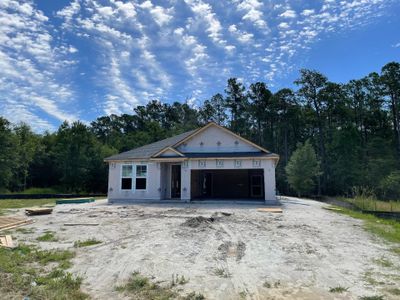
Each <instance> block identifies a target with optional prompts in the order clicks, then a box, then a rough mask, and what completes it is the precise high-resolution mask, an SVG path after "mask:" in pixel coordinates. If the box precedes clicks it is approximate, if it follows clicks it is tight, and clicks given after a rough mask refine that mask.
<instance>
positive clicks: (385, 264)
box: [374, 257, 393, 268]
mask: <svg viewBox="0 0 400 300" xmlns="http://www.w3.org/2000/svg"><path fill="white" fill-rule="evenodd" d="M374 262H375V263H376V264H377V265H380V266H382V267H385V268H390V267H393V263H392V262H391V261H390V260H388V259H387V258H385V257H381V258H378V259H374Z"/></svg>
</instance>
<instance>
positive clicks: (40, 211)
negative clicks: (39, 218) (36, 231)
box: [25, 207, 53, 216]
mask: <svg viewBox="0 0 400 300" xmlns="http://www.w3.org/2000/svg"><path fill="white" fill-rule="evenodd" d="M52 212H53V209H52V208H50V207H32V208H27V209H25V213H26V214H27V215H29V216H32V215H48V214H51V213H52Z"/></svg>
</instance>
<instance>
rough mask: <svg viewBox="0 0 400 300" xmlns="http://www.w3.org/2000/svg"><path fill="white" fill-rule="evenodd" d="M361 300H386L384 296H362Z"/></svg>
mask: <svg viewBox="0 0 400 300" xmlns="http://www.w3.org/2000/svg"><path fill="white" fill-rule="evenodd" d="M359 299H360V300H384V299H385V298H383V296H362V297H360V298H359Z"/></svg>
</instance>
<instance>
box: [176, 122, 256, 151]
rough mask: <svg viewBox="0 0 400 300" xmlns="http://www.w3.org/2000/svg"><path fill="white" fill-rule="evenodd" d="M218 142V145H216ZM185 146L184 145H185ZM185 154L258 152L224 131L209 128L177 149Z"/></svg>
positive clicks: (213, 127)
mask: <svg viewBox="0 0 400 300" xmlns="http://www.w3.org/2000/svg"><path fill="white" fill-rule="evenodd" d="M218 142H219V143H220V145H218ZM235 142H237V143H235ZM185 144H186V145H185ZM177 149H178V150H179V151H180V152H182V153H187V152H196V153H197V152H258V151H260V150H259V149H257V148H256V147H254V146H252V145H250V144H248V143H245V142H244V141H242V140H240V139H238V138H236V137H235V136H233V135H232V134H229V133H228V132H225V131H224V130H222V129H220V128H218V127H215V126H210V127H208V128H207V129H206V130H204V131H203V132H201V133H199V134H197V135H195V136H194V137H193V138H191V139H189V140H188V141H186V143H184V144H182V145H180V146H179V147H178V148H177Z"/></svg>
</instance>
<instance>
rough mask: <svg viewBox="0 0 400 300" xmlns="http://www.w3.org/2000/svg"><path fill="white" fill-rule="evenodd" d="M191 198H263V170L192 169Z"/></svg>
mask: <svg viewBox="0 0 400 300" xmlns="http://www.w3.org/2000/svg"><path fill="white" fill-rule="evenodd" d="M191 198H192V199H243V200H245V199H264V170H263V169H240V170H236V169H234V170H192V171H191Z"/></svg>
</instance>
